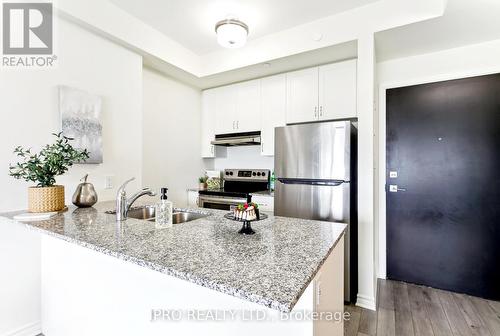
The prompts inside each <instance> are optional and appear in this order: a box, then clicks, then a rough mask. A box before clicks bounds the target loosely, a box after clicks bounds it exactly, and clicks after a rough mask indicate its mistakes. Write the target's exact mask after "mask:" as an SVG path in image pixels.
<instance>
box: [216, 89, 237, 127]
mask: <svg viewBox="0 0 500 336" xmlns="http://www.w3.org/2000/svg"><path fill="white" fill-rule="evenodd" d="M214 92H215V96H216V99H215V100H216V104H215V106H216V113H215V116H216V124H215V133H216V134H227V133H236V132H237V131H236V119H237V118H236V87H235V86H234V85H228V86H223V87H220V88H216V89H214Z"/></svg>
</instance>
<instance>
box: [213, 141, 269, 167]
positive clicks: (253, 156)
mask: <svg viewBox="0 0 500 336" xmlns="http://www.w3.org/2000/svg"><path fill="white" fill-rule="evenodd" d="M213 168H214V169H215V170H224V169H232V168H243V169H245V168H249V169H270V170H273V169H274V156H262V155H261V154H260V146H240V147H227V155H226V157H216V158H215V159H214V167H213Z"/></svg>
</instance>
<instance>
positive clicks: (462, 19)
mask: <svg viewBox="0 0 500 336" xmlns="http://www.w3.org/2000/svg"><path fill="white" fill-rule="evenodd" d="M496 39H500V1H499V0H448V4H447V7H446V10H445V13H444V15H443V16H442V17H439V18H436V19H431V20H427V21H422V22H418V23H415V24H411V25H407V26H403V27H399V28H395V29H391V30H388V31H384V32H380V33H377V34H376V40H377V60H378V61H385V60H390V59H395V58H401V57H408V56H413V55H419V54H425V53H431V52H436V51H440V50H445V49H451V48H456V47H461V46H465V45H468V44H474V43H480V42H486V41H491V40H496Z"/></svg>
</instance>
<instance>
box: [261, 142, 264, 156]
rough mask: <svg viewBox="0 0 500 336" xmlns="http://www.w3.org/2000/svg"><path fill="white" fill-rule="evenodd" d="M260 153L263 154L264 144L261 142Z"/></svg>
mask: <svg viewBox="0 0 500 336" xmlns="http://www.w3.org/2000/svg"><path fill="white" fill-rule="evenodd" d="M260 152H261V153H264V143H263V142H261V143H260Z"/></svg>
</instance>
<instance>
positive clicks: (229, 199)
mask: <svg viewBox="0 0 500 336" xmlns="http://www.w3.org/2000/svg"><path fill="white" fill-rule="evenodd" d="M223 175H224V187H223V188H221V189H208V190H200V191H199V206H200V207H202V208H209V209H219V210H230V209H231V206H232V205H237V204H239V203H244V202H246V201H247V197H248V195H249V194H252V193H257V192H266V191H269V181H270V175H271V171H270V170H268V169H225V170H224V174H223Z"/></svg>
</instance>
